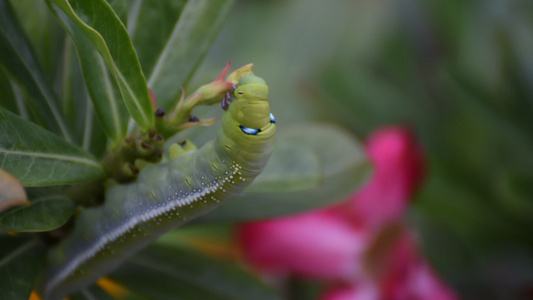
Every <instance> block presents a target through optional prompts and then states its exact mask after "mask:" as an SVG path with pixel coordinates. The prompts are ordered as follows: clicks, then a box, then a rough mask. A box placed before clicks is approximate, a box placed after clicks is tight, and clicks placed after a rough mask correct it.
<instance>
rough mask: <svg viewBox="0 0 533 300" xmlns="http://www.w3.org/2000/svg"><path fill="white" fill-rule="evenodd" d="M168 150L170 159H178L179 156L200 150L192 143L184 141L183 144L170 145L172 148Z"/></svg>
mask: <svg viewBox="0 0 533 300" xmlns="http://www.w3.org/2000/svg"><path fill="white" fill-rule="evenodd" d="M168 150H169V154H170V158H176V157H178V156H179V155H182V154H185V153H187V152H190V151H196V150H198V148H197V147H196V145H194V144H193V143H192V142H191V141H189V140H184V141H183V142H181V143H179V144H176V143H174V144H172V145H170V148H169V149H168Z"/></svg>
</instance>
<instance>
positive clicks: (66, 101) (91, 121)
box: [54, 20, 129, 157]
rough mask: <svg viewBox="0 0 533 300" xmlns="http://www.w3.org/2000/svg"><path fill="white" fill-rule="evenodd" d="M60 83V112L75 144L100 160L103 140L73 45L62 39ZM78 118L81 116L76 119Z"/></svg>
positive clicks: (104, 142) (103, 144) (103, 146)
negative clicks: (67, 123) (62, 112)
mask: <svg viewBox="0 0 533 300" xmlns="http://www.w3.org/2000/svg"><path fill="white" fill-rule="evenodd" d="M54 21H55V20H54ZM98 80H99V79H97V80H96V81H98ZM61 83H62V87H63V88H62V90H61V95H62V99H63V111H64V113H65V115H66V116H67V118H68V120H69V121H70V123H71V124H72V126H74V128H75V132H76V137H77V139H76V141H77V142H78V143H79V144H81V145H82V147H83V149H85V150H87V151H89V152H91V153H93V154H94V155H95V156H96V157H100V156H101V155H102V153H103V152H104V151H105V148H106V145H107V139H106V137H105V134H104V132H103V131H102V128H101V126H100V124H99V121H98V120H97V119H96V116H95V113H94V109H93V106H92V103H91V98H90V97H89V92H88V91H87V87H86V85H85V82H84V81H83V74H82V71H81V68H80V65H79V63H78V60H77V57H76V53H75V49H74V42H72V41H71V40H70V39H66V40H65V47H64V55H63V72H62V78H61ZM116 93H117V94H118V97H115V98H116V99H118V100H117V101H116V102H117V104H118V105H121V106H122V107H123V109H122V111H123V112H124V114H125V118H127V117H128V115H129V114H128V112H127V110H126V107H124V103H123V102H122V101H120V92H119V91H118V90H117V92H116ZM81 115H84V116H85V117H84V118H80V116H81Z"/></svg>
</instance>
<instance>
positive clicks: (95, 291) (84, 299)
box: [70, 285, 115, 300]
mask: <svg viewBox="0 0 533 300" xmlns="http://www.w3.org/2000/svg"><path fill="white" fill-rule="evenodd" d="M70 299H72V300H96V299H98V300H114V299H115V298H113V297H112V296H111V295H109V294H108V293H106V292H105V291H104V290H102V289H101V288H100V287H98V286H97V285H93V286H91V287H88V288H85V289H83V290H81V291H80V292H79V293H77V294H76V295H74V296H71V297H70Z"/></svg>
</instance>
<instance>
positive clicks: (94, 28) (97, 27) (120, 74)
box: [47, 0, 154, 130]
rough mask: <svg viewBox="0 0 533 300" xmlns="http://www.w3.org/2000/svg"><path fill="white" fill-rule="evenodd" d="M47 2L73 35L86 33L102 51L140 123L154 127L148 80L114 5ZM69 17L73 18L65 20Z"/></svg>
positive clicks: (98, 0)
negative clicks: (145, 78) (114, 9)
mask: <svg viewBox="0 0 533 300" xmlns="http://www.w3.org/2000/svg"><path fill="white" fill-rule="evenodd" d="M47 3H48V5H49V6H50V8H51V9H52V11H53V12H54V14H56V16H57V17H58V19H59V20H60V21H61V22H62V23H63V25H64V26H65V27H66V28H67V29H68V30H69V31H70V34H71V35H72V36H73V37H76V36H79V35H80V34H81V33H83V34H84V35H85V37H86V38H87V39H88V40H90V41H91V43H92V44H93V46H94V48H95V49H96V50H97V51H98V53H100V55H101V56H102V58H103V60H104V61H105V63H106V65H107V67H108V68H109V69H110V70H111V73H112V74H113V77H114V79H115V81H116V82H117V84H118V86H119V88H120V91H121V94H122V99H123V100H124V102H125V104H126V107H127V108H128V110H129V112H130V114H131V116H132V117H133V118H134V119H135V121H136V122H137V123H138V124H139V126H141V127H142V128H143V129H145V130H148V129H151V128H153V125H154V115H153V111H152V106H151V103H150V95H149V93H148V87H147V86H146V81H145V80H144V76H143V74H142V71H141V67H140V65H139V61H138V60H137V55H136V53H135V50H134V48H133V45H132V43H131V40H130V38H129V35H128V32H127V31H126V28H125V27H124V25H123V24H122V22H121V21H120V19H119V18H118V17H117V15H116V14H115V13H114V12H113V9H112V8H111V6H109V4H108V3H107V2H106V1H104V0H73V1H67V0H47ZM61 11H62V12H63V13H64V16H62V12H61ZM65 17H68V19H69V20H70V21H71V22H65V21H66V19H65ZM76 42H79V41H76ZM78 50H79V49H78ZM95 106H96V105H95Z"/></svg>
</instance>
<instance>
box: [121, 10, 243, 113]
mask: <svg viewBox="0 0 533 300" xmlns="http://www.w3.org/2000/svg"><path fill="white" fill-rule="evenodd" d="M233 2H234V0H221V1H209V0H194V1H192V0H189V1H173V0H161V1H131V2H130V3H131V5H130V15H129V17H128V30H129V32H130V35H131V36H132V40H133V44H134V45H135V49H136V50H137V53H138V55H139V60H140V62H141V66H142V68H143V71H144V74H146V76H147V82H148V86H149V87H150V88H151V89H152V91H153V92H154V94H155V95H156V97H157V106H158V107H161V108H163V109H166V110H168V109H170V108H172V107H173V106H174V105H175V104H176V101H177V99H178V98H179V96H180V94H181V90H180V88H181V87H185V86H186V85H187V83H188V82H189V80H190V79H191V77H192V75H193V74H194V72H195V71H196V68H197V67H198V65H199V64H200V62H201V61H202V60H203V58H204V56H205V54H206V53H207V50H208V49H209V47H210V46H211V44H212V42H213V40H214V39H215V37H216V35H217V34H218V32H219V30H220V28H221V27H222V24H223V22H224V20H225V19H226V17H227V16H228V14H229V11H230V8H231V6H232V5H233ZM141 24H142V25H141Z"/></svg>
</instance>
